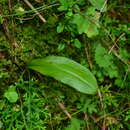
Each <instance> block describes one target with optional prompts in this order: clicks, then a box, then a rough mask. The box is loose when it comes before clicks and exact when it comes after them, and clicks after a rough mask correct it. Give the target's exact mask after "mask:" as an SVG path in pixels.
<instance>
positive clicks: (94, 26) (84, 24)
mask: <svg viewBox="0 0 130 130" xmlns="http://www.w3.org/2000/svg"><path fill="white" fill-rule="evenodd" d="M99 18H100V13H99V12H97V11H95V8H94V7H89V8H88V9H87V10H86V12H85V14H84V15H81V14H74V15H73V20H72V23H73V24H76V25H77V30H78V32H79V34H82V33H86V34H87V36H88V37H93V36H96V35H98V33H99V32H98V28H99V27H100V26H99Z"/></svg>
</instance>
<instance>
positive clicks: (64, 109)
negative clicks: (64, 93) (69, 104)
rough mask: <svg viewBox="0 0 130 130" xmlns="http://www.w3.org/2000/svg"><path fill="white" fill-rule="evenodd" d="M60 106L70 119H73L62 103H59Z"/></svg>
mask: <svg viewBox="0 0 130 130" xmlns="http://www.w3.org/2000/svg"><path fill="white" fill-rule="evenodd" d="M57 103H58V106H59V107H60V108H61V110H62V111H63V112H64V113H65V114H66V115H67V116H68V118H69V119H71V118H72V117H71V115H70V113H69V112H68V111H67V110H66V108H65V106H64V105H63V104H62V103H61V102H59V101H58V102H57Z"/></svg>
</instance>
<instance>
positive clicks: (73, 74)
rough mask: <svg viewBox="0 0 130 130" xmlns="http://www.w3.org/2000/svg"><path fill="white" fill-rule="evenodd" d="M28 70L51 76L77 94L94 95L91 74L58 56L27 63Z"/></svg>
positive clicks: (93, 79) (78, 65)
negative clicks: (71, 88) (73, 89)
mask: <svg viewBox="0 0 130 130" xmlns="http://www.w3.org/2000/svg"><path fill="white" fill-rule="evenodd" d="M28 66H29V68H30V69H33V70H36V71H38V72H40V73H41V74H44V75H47V76H51V77H53V78H55V79H57V80H59V81H61V82H62V83H65V84H67V85H69V86H71V87H73V88H75V89H76V90H78V91H79V92H82V93H85V94H95V93H96V91H97V88H98V86H97V82H96V79H95V77H94V76H93V75H92V73H91V72H90V71H89V70H88V69H86V68H85V67H83V66H82V65H80V64H79V63H77V62H75V61H73V60H70V59H68V58H65V57H60V56H48V57H46V58H43V59H36V60H33V61H31V62H30V63H29V65H28Z"/></svg>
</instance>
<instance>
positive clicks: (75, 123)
mask: <svg viewBox="0 0 130 130" xmlns="http://www.w3.org/2000/svg"><path fill="white" fill-rule="evenodd" d="M82 123H83V121H81V120H78V119H76V118H72V119H71V123H70V125H69V126H67V127H66V128H65V130H80V128H81V124H82Z"/></svg>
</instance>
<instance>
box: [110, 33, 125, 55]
mask: <svg viewBox="0 0 130 130" xmlns="http://www.w3.org/2000/svg"><path fill="white" fill-rule="evenodd" d="M124 35H125V33H122V34H121V35H120V36H119V37H118V39H117V40H116V41H115V43H114V45H113V46H112V47H111V49H110V50H109V52H108V53H109V54H110V53H111V52H112V51H113V49H114V47H115V46H118V45H117V42H118V41H119V40H120V39H121V38H122V37H124Z"/></svg>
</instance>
